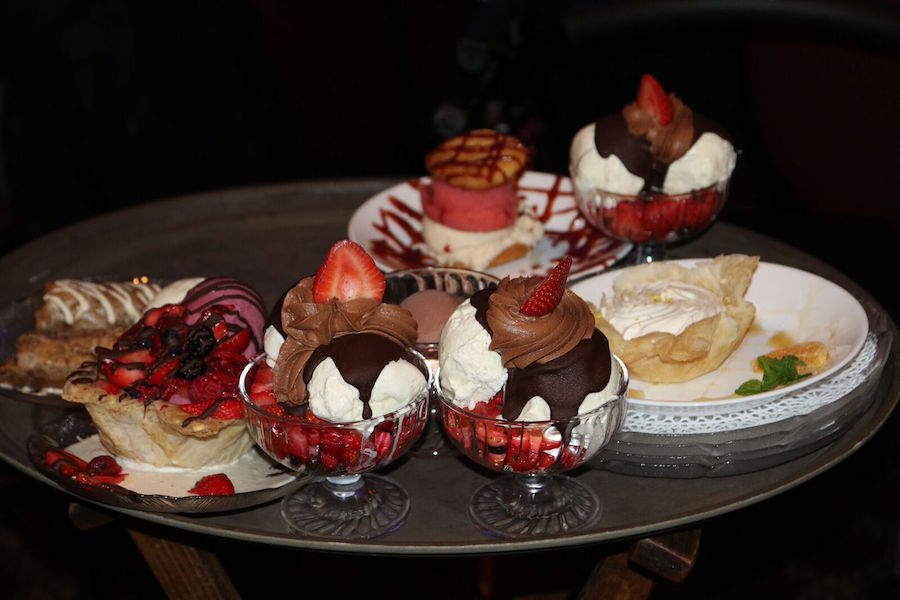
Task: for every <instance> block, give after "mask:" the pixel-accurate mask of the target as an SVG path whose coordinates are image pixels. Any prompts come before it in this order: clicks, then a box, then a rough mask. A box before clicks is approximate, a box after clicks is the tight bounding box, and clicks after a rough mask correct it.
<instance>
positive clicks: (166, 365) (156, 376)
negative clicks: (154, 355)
mask: <svg viewBox="0 0 900 600" xmlns="http://www.w3.org/2000/svg"><path fill="white" fill-rule="evenodd" d="M180 364H181V359H180V358H179V357H177V356H175V357H173V358H170V359H169V360H167V361H165V362H163V363H162V364H161V365H159V366H158V367H156V368H155V369H153V370H152V371H150V376H149V377H148V378H147V379H148V380H149V381H150V383H152V384H153V385H159V384H161V383H162V382H163V381H165V380H166V378H167V377H168V376H169V375H170V374H171V373H172V371H174V370H175V369H177V368H178V366H179V365H180Z"/></svg>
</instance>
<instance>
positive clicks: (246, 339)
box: [213, 327, 251, 354]
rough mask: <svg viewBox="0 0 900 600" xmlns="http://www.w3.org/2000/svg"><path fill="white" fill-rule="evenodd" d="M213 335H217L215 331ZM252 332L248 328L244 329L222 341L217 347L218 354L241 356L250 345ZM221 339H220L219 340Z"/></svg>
mask: <svg viewBox="0 0 900 600" xmlns="http://www.w3.org/2000/svg"><path fill="white" fill-rule="evenodd" d="M213 335H215V331H213ZM250 335H251V334H250V330H249V329H248V328H246V327H244V328H243V329H241V330H239V331H236V332H235V333H234V334H233V335H231V336H229V337H226V338H225V339H223V340H222V341H220V342H219V345H218V346H216V350H215V351H216V352H233V353H235V354H240V353H241V352H243V351H244V349H245V348H247V345H248V344H249V343H250ZM217 339H219V338H217Z"/></svg>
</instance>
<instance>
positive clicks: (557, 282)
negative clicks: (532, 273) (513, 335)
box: [519, 256, 572, 317]
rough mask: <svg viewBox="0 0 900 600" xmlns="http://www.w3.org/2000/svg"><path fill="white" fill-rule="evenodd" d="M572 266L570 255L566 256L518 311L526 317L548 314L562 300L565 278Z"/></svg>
mask: <svg viewBox="0 0 900 600" xmlns="http://www.w3.org/2000/svg"><path fill="white" fill-rule="evenodd" d="M571 267H572V257H571V256H566V257H565V258H564V259H562V260H561V261H559V263H557V265H556V266H555V267H553V268H552V269H551V270H550V272H549V273H547V276H546V277H544V280H543V281H542V282H540V283H539V284H538V286H537V287H536V288H534V291H533V292H531V295H530V296H528V299H527V300H525V303H524V304H523V305H522V307H521V308H519V312H520V313H522V314H523V315H525V316H526V317H543V316H544V315H548V314H550V312H551V311H553V309H554V308H556V306H557V305H558V304H559V301H560V300H562V297H563V294H564V293H565V291H566V278H567V277H568V276H569V269H570V268H571Z"/></svg>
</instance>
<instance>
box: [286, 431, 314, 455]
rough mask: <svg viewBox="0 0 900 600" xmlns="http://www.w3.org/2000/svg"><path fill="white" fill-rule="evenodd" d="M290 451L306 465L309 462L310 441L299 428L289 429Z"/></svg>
mask: <svg viewBox="0 0 900 600" xmlns="http://www.w3.org/2000/svg"><path fill="white" fill-rule="evenodd" d="M287 433H288V440H287V442H288V451H289V452H290V453H291V454H292V455H293V456H296V457H297V459H298V460H299V461H300V462H302V463H305V462H307V461H308V460H309V440H308V439H307V437H306V434H304V433H303V428H302V427H299V426H294V427H288V430H287Z"/></svg>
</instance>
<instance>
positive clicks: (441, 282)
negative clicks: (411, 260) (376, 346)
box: [382, 267, 499, 457]
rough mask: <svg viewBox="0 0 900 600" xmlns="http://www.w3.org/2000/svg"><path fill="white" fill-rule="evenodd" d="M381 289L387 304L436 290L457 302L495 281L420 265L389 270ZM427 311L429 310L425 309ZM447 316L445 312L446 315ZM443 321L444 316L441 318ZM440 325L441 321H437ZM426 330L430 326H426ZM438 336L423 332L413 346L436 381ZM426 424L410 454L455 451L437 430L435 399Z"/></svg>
mask: <svg viewBox="0 0 900 600" xmlns="http://www.w3.org/2000/svg"><path fill="white" fill-rule="evenodd" d="M384 278H385V289H384V298H383V300H382V301H383V302H387V303H390V304H400V303H402V302H403V301H404V300H406V299H407V298H409V297H410V296H412V295H413V294H415V293H417V292H422V291H426V290H437V291H439V292H446V293H447V294H449V295H451V296H453V297H455V298H457V299H458V300H459V302H462V301H463V300H466V299H467V298H470V297H471V296H472V294H474V293H475V292H477V291H479V290H483V289H484V288H486V287H487V286H489V285H491V284H494V283H497V282H498V281H499V280H498V279H497V278H496V277H494V276H493V275H488V274H487V273H482V272H480V271H472V270H470V269H454V268H450V267H423V268H419V269H404V270H402V271H393V272H391V273H388V274H386V275H385V276H384ZM423 308H424V309H425V310H427V309H428V307H427V305H424V306H423V305H420V306H419V307H418V309H419V310H423ZM419 310H416V311H413V317H417V318H416V320H417V321H419V320H420V318H419V317H418V315H417V314H416V313H417V312H419ZM429 312H430V311H429ZM446 316H449V313H447V314H446ZM444 321H445V319H444ZM441 326H443V322H442V323H441ZM429 329H434V328H433V327H429ZM439 337H440V329H439V328H438V329H437V334H436V335H426V339H423V340H421V341H419V343H417V344H416V346H415V349H416V350H418V351H419V352H420V353H422V355H424V356H425V360H426V361H428V364H429V366H430V367H431V370H432V372H433V373H434V379H435V381H437V371H438V338H439ZM428 416H429V418H428V424H427V425H426V427H425V433H424V434H422V437H421V438H419V441H418V442H416V444H415V445H414V446H413V447H412V449H411V450H410V451H409V453H410V455H412V456H420V457H429V456H430V457H445V456H450V455H453V454H456V452H455V451H454V450H453V448H452V446H449V445H448V444H447V443H446V438H444V435H443V434H442V433H441V430H440V427H439V426H438V425H437V423H436V421H437V401H436V399H435V398H431V399H430V400H429V405H428Z"/></svg>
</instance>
